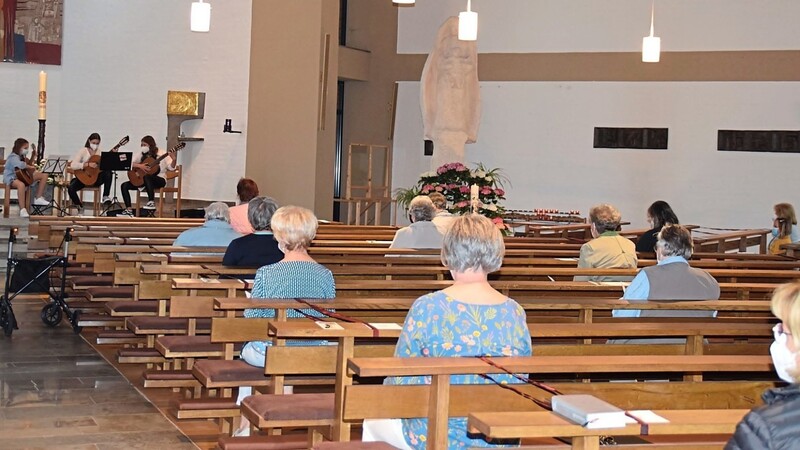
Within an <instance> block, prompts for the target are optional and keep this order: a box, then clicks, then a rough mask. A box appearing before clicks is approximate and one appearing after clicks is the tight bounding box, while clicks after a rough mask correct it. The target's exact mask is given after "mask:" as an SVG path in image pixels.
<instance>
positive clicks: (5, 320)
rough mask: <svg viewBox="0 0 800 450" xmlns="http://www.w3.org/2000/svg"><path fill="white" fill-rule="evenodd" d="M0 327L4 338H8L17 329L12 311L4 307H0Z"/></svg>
mask: <svg viewBox="0 0 800 450" xmlns="http://www.w3.org/2000/svg"><path fill="white" fill-rule="evenodd" d="M0 327H2V328H3V333H4V334H5V335H6V337H10V336H11V333H13V332H14V330H16V329H17V318H16V317H14V311H13V310H11V308H10V307H8V306H6V305H0Z"/></svg>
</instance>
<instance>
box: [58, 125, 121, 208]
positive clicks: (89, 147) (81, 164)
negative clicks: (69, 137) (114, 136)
mask: <svg viewBox="0 0 800 450" xmlns="http://www.w3.org/2000/svg"><path fill="white" fill-rule="evenodd" d="M101 153H102V152H101V151H100V135H99V134H97V133H92V134H90V135H89V137H88V138H87V139H86V143H85V144H83V148H81V149H80V150H78V151H77V152H76V153H75V155H73V156H72V159H70V160H69V168H70V169H71V170H73V171H77V170H85V169H88V168H93V169H96V168H98V165H97V163H94V162H91V161H90V160H89V159H90V158H91V157H92V156H95V155H99V154H101ZM113 182H114V178H113V173H112V172H111V171H110V170H104V171H101V172H100V174H99V175H98V176H97V181H95V182H94V184H92V186H93V187H98V186H100V185H102V186H103V204H104V205H105V204H109V203H111V197H109V196H110V195H111V184H112V183H113ZM85 187H86V185H85V184H83V183H82V182H81V180H79V179H78V178H77V177H76V178H73V179H72V181H71V182H70V183H69V186H68V187H67V193H68V194H69V198H70V200H72V206H73V207H74V208H77V210H78V211H77V214H78V215H81V214H83V203H82V202H81V199H80V197H79V196H78V192H79V191H80V190H81V189H83V188H85ZM95 213H99V211H95Z"/></svg>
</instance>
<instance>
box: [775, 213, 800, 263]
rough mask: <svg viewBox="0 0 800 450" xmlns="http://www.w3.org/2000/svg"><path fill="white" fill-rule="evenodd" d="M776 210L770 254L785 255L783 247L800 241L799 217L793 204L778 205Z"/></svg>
mask: <svg viewBox="0 0 800 450" xmlns="http://www.w3.org/2000/svg"><path fill="white" fill-rule="evenodd" d="M774 209H775V218H774V219H772V240H771V241H770V242H769V254H770V255H783V254H784V253H786V250H783V249H782V248H781V246H782V245H784V244H791V243H792V242H797V241H800V232H798V230H797V227H796V226H795V225H797V217H796V216H795V214H794V207H793V206H792V205H791V204H789V203H778V204H777V205H775V207H774Z"/></svg>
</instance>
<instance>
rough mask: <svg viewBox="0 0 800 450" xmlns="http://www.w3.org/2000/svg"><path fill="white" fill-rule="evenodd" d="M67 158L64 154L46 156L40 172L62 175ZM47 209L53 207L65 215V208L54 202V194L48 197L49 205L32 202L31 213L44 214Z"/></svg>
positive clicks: (52, 175) (65, 167)
mask: <svg viewBox="0 0 800 450" xmlns="http://www.w3.org/2000/svg"><path fill="white" fill-rule="evenodd" d="M67 159H68V158H67V157H66V156H56V157H54V158H48V159H47V160H45V161H44V164H43V165H42V170H41V172H42V173H46V174H47V175H49V176H50V177H56V176H63V175H64V172H65V171H66V170H67ZM48 178H49V177H48ZM40 183H41V181H40ZM49 209H55V210H56V211H58V212H59V214H60V215H62V216H65V215H67V210H66V209H64V208H62V207H61V205H59V203H58V202H56V199H55V195H53V196H52V197H51V198H50V204H49V205H46V206H40V205H35V204H32V205H31V215H44V214H45V213H46V212H47V211H48V210H49Z"/></svg>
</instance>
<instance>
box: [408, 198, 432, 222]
mask: <svg viewBox="0 0 800 450" xmlns="http://www.w3.org/2000/svg"><path fill="white" fill-rule="evenodd" d="M435 214H436V209H435V208H434V207H433V202H431V199H430V197H428V196H427V195H418V196H416V197H414V198H413V199H412V200H411V203H409V204H408V217H409V219H411V222H412V223H416V222H430V221H431V220H433V216H434V215H435Z"/></svg>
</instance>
